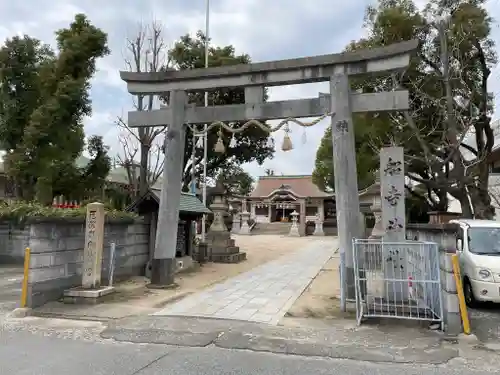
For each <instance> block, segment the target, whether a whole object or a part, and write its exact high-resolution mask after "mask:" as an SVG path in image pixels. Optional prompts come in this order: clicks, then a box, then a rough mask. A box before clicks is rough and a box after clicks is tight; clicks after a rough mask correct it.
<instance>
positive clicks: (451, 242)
mask: <svg viewBox="0 0 500 375" xmlns="http://www.w3.org/2000/svg"><path fill="white" fill-rule="evenodd" d="M458 229H459V226H458V225H457V224H406V239H408V240H417V241H428V242H435V243H437V244H438V245H439V246H440V247H441V248H444V249H455V248H456V245H457V240H456V234H457V230H458Z"/></svg>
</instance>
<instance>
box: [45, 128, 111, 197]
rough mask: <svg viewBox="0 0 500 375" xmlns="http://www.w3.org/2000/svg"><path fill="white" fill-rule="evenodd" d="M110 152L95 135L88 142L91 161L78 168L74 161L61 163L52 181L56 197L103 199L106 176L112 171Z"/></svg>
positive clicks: (99, 137)
mask: <svg viewBox="0 0 500 375" xmlns="http://www.w3.org/2000/svg"><path fill="white" fill-rule="evenodd" d="M108 150H109V147H107V146H106V145H104V143H103V141H102V137H101V136H97V135H94V136H92V137H90V138H89V139H88V141H87V152H88V153H89V155H90V161H89V162H88V163H87V164H86V165H84V166H78V165H76V164H75V162H74V161H73V160H63V161H60V162H59V163H58V164H57V167H58V168H57V169H56V170H55V173H54V179H53V181H52V188H53V193H54V196H59V195H62V196H64V197H66V198H68V199H70V200H73V199H76V200H81V199H82V198H84V197H101V196H102V194H103V189H104V188H105V182H106V180H105V179H106V176H107V175H108V173H109V171H110V170H111V158H110V157H109V155H108Z"/></svg>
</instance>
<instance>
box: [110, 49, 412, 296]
mask: <svg viewBox="0 0 500 375" xmlns="http://www.w3.org/2000/svg"><path fill="white" fill-rule="evenodd" d="M417 47H418V41H416V40H413V41H407V42H402V43H398V44H393V45H389V46H386V47H382V48H374V49H367V50H361V51H356V52H345V53H340V54H332V55H323V56H314V57H305V58H298V59H291V60H279V61H270V62H262V63H255V64H242V65H233V66H223V67H215V68H208V69H193V70H184V71H167V72H154V73H134V72H120V76H121V78H122V79H123V80H124V81H125V82H126V83H127V89H128V92H129V93H131V94H133V95H152V94H153V95H166V93H170V103H169V106H168V107H166V108H160V109H157V110H153V111H132V112H129V113H128V123H129V126H131V127H141V126H148V127H149V126H165V125H168V130H167V133H166V137H165V147H166V151H165V166H164V171H163V186H162V193H161V200H160V212H159V218H158V231H157V240H156V247H155V252H154V260H153V264H152V265H153V266H152V279H151V283H152V284H159V285H166V284H171V283H173V265H174V259H175V248H176V241H177V223H178V214H179V199H180V193H181V190H180V186H181V175H182V165H183V160H182V158H183V154H184V152H183V148H184V144H183V142H184V135H183V132H184V131H185V124H194V125H195V124H206V123H209V124H210V123H213V122H216V121H222V122H230V121H245V120H250V119H255V120H260V121H265V120H273V119H283V118H304V117H318V116H322V115H323V116H324V115H325V114H329V115H331V124H332V125H331V126H332V134H333V137H332V139H333V155H332V157H333V159H334V168H335V193H336V206H337V223H338V224H337V225H338V237H339V244H340V252H341V260H342V262H343V264H344V267H343V270H344V275H345V276H344V285H346V286H347V288H346V293H347V298H349V299H354V298H355V287H354V267H353V254H352V239H353V238H356V237H360V236H361V230H360V229H361V228H360V220H359V219H360V209H359V198H358V182H357V170H356V155H355V148H354V147H355V144H354V131H353V122H352V113H353V112H380V111H399V110H406V109H408V107H409V103H408V92H407V91H404V90H401V91H392V92H381V93H371V94H361V93H353V92H351V90H350V86H349V77H350V76H362V75H381V74H386V75H388V74H390V73H391V72H398V71H403V70H405V69H406V68H407V67H408V65H409V63H410V59H411V56H412V54H413V53H414V52H415V51H416V49H417ZM324 81H329V82H330V94H329V95H320V96H319V97H317V98H311V99H299V100H283V101H275V102H264V89H265V87H269V86H283V85H291V84H299V83H312V82H324ZM232 87H242V88H244V89H245V103H244V104H235V105H224V106H213V107H193V106H191V105H188V104H187V102H186V97H187V96H186V91H210V90H215V89H218V88H232Z"/></svg>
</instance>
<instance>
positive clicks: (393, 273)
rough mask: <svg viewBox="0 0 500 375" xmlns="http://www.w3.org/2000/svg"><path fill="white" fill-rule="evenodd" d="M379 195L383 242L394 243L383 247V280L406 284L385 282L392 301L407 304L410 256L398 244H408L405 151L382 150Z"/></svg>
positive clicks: (401, 149) (400, 148)
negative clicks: (408, 259) (407, 265)
mask: <svg viewBox="0 0 500 375" xmlns="http://www.w3.org/2000/svg"><path fill="white" fill-rule="evenodd" d="M380 195H381V197H380V198H381V204H382V227H383V229H384V231H385V234H384V241H385V242H392V243H393V244H385V245H384V246H383V252H382V261H383V262H384V263H385V264H384V278H385V279H392V280H394V279H399V280H404V281H392V282H390V281H388V282H386V285H385V291H386V293H385V295H386V296H387V298H389V299H391V300H405V299H407V298H408V282H407V279H408V274H407V269H406V264H407V262H406V255H407V254H406V253H405V252H404V251H403V250H401V249H400V247H401V245H398V244H397V243H402V242H405V241H406V213H405V175H404V149H403V147H384V148H382V149H381V150H380Z"/></svg>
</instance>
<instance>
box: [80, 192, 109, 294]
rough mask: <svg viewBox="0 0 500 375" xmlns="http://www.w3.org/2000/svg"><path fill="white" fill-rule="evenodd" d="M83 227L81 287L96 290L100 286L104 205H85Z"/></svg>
mask: <svg viewBox="0 0 500 375" xmlns="http://www.w3.org/2000/svg"><path fill="white" fill-rule="evenodd" d="M85 225H86V228H85V249H84V252H83V277H82V287H83V288H85V289H97V288H99V287H100V286H101V266H102V246H103V240H104V204H102V203H97V202H96V203H90V204H89V205H87V219H86V222H85Z"/></svg>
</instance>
